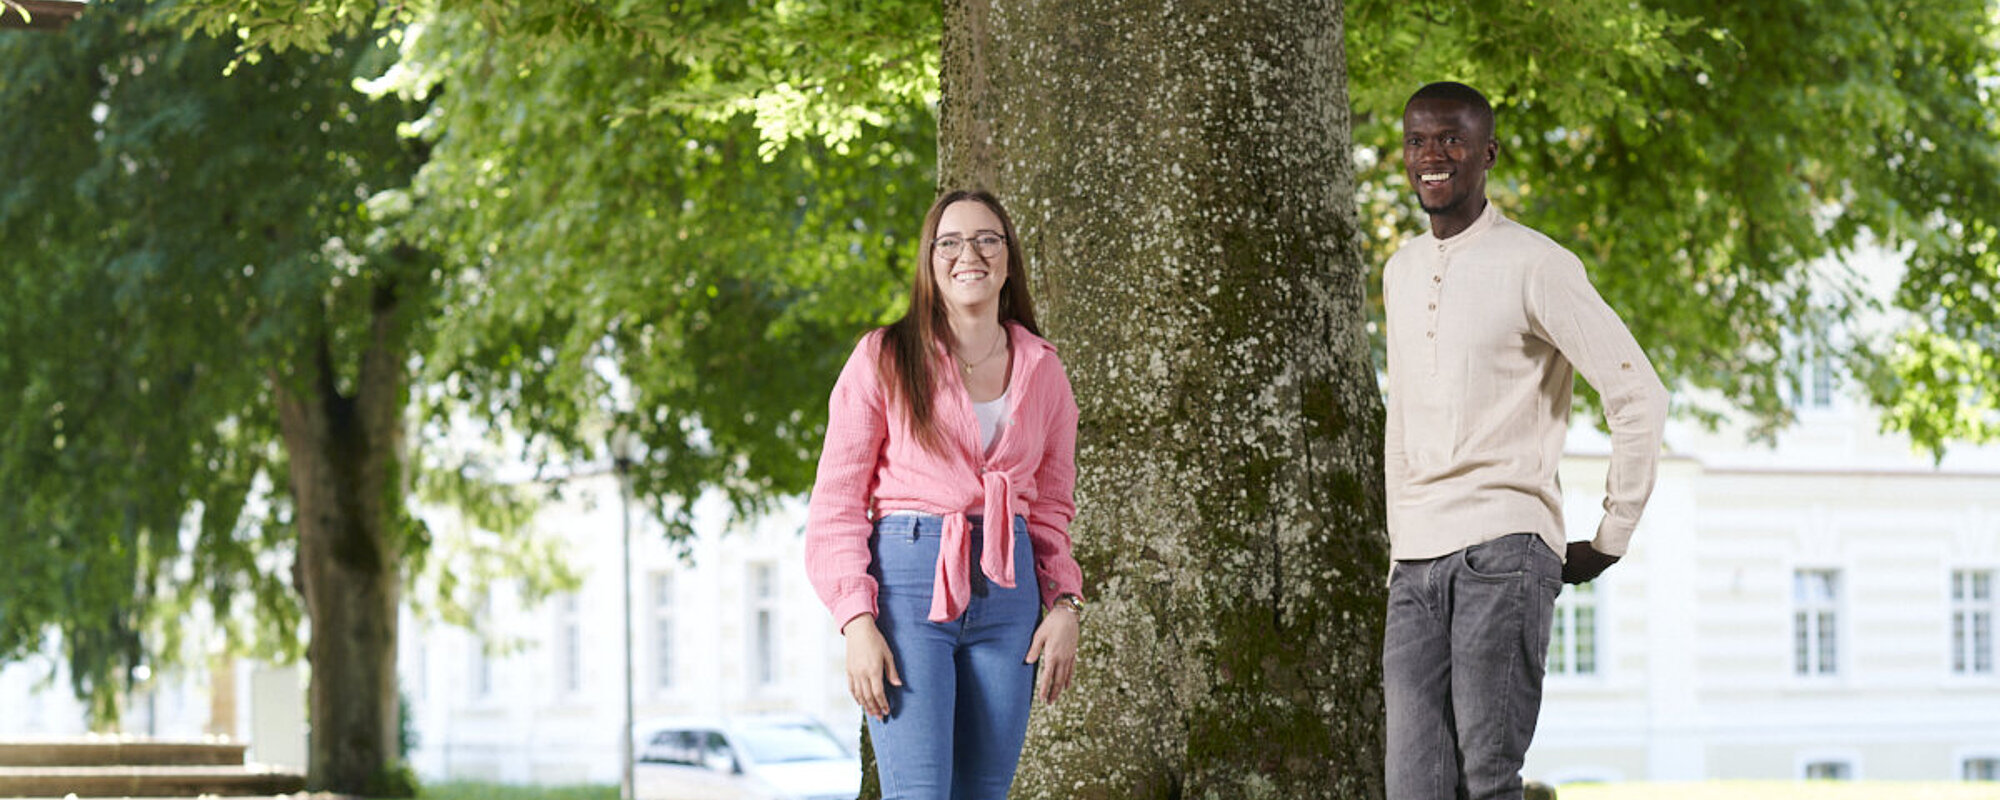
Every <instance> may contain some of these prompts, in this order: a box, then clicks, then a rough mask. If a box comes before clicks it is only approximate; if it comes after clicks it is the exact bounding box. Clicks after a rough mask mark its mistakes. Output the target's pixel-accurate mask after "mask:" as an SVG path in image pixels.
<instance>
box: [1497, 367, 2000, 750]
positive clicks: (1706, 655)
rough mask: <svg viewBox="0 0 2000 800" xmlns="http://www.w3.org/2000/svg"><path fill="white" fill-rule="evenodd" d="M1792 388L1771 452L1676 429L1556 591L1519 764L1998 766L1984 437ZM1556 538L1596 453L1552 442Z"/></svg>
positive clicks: (1990, 461)
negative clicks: (1635, 524) (1917, 443)
mask: <svg viewBox="0 0 2000 800" xmlns="http://www.w3.org/2000/svg"><path fill="white" fill-rule="evenodd" d="M1827 388H1828V387H1826V386H1824V385H1822V386H1820V387H1819V389H1818V390H1817V391H1814V390H1809V394H1811V395H1812V396H1811V397H1809V398H1808V399H1807V400H1806V401H1805V402H1804V403H1803V406H1804V407H1803V408H1801V409H1800V422H1799V424H1798V425H1797V426H1795V427H1794V428H1792V429H1790V430H1788V431H1787V432H1785V433H1783V434H1782V435H1780V437H1779V440H1778V442H1777V443H1776V446H1775V447H1767V446H1762V445H1745V444H1743V443H1742V442H1740V441H1737V440H1734V439H1732V438H1731V437H1729V436H1725V435H1717V434H1710V433H1706V432H1703V431H1700V430H1697V429H1694V428H1692V427H1688V426H1683V425H1679V424H1676V425H1675V426H1674V427H1673V429H1671V430H1670V431H1669V435H1668V445H1669V449H1670V450H1671V451H1672V452H1673V455H1671V456H1670V457H1668V458H1667V459H1666V460H1665V461H1664V462H1663V463H1662V465H1661V469H1660V475H1659V482H1658V484H1657V488H1656V489H1655V493H1654V496H1653V500H1652V502H1651V504H1650V505H1648V507H1647V510H1646V514H1645V517H1644V519H1643V521H1642V522H1641V525H1640V529H1639V532H1638V534H1637V535H1636V536H1635V537H1634V540H1633V547H1632V551H1631V553H1630V554H1628V556H1627V557H1626V558H1625V559H1624V561H1623V562H1622V563H1620V564H1618V565H1617V566H1614V567H1613V568H1612V569H1611V570H1610V571H1609V572H1607V573H1606V575H1605V577H1603V578H1602V579H1600V580H1599V581H1597V582H1596V584H1595V585H1593V586H1591V587H1586V588H1582V589H1579V588H1577V587H1569V588H1566V589H1565V591H1564V593H1563V595H1562V597H1561V599H1559V600H1558V604H1557V607H1558V613H1557V620H1556V622H1557V624H1556V630H1555V634H1554V636H1553V641H1552V644H1551V647H1550V655H1551V658H1550V670H1549V677H1548V680H1547V682H1546V698H1545V702H1544V705H1543V708H1542V716H1541V724H1540V730H1539V732H1538V734H1537V736H1536V740H1535V745H1534V748H1533V749H1532V750H1531V751H1530V753H1529V756H1528V765H1527V770H1526V771H1527V773H1528V775H1529V776H1530V777H1535V778H1540V779H1542V780H1546V781H1551V782H1558V783H1559V782H1564V781H1571V780H1645V781H1678V780H1701V779H1761V780H1783V779H1793V778H1832V779H1851V780H1900V781H1907V780H1922V781H1957V780H1995V779H2000V672H1996V664H1995V657H1996V653H1995V641H1994V638H1995V637H1994V633H1995V631H1994V623H1995V618H1996V616H2000V614H1996V590H2000V585H1996V582H2000V448H1993V447H1987V448H1957V449H1954V450H1952V451H1951V452H1950V454H1949V455H1948V456H1947V457H1946V458H1945V459H1943V460H1942V462H1940V463H1936V464H1934V463H1932V460H1931V459H1930V458H1929V457H1928V456H1927V455H1921V454H1916V453H1913V452H1911V450H1910V448H1909V445H1908V443H1907V441H1906V440H1904V439H1902V438H1901V437H1896V436H1884V435H1881V434H1879V433H1878V432H1877V427H1878V426H1877V422H1876V419H1875V417H1874V416H1873V414H1871V413H1867V412H1866V411H1865V410H1864V409H1858V408H1854V407H1851V406H1849V405H1848V404H1847V403H1846V402H1845V401H1844V400H1842V399H1840V398H1838V397H1834V396H1831V395H1830V393H1828V392H1827ZM1570 449H1571V455H1570V456H1569V457H1568V459H1567V460H1566V463H1565V465H1564V469H1563V473H1562V475H1563V485H1564V487H1565V492H1566V503H1567V509H1566V510H1567V515H1566V516H1567V517H1568V522H1569V527H1570V538H1572V539H1579V538H1588V536H1589V535H1590V532H1591V531H1592V530H1593V529H1594V526H1595V524H1596V521H1597V518H1598V516H1600V515H1601V512H1599V511H1598V503H1599V501H1600V500H1601V497H1602V495H1601V491H1602V489H1601V487H1602V486H1603V477H1604V469H1605V459H1604V458H1603V455H1604V454H1605V453H1608V448H1607V447H1605V446H1604V445H1603V443H1602V441H1601V439H1600V438H1599V437H1596V436H1594V435H1590V434H1587V433H1586V434H1579V435H1574V436H1572V437H1571V448H1570Z"/></svg>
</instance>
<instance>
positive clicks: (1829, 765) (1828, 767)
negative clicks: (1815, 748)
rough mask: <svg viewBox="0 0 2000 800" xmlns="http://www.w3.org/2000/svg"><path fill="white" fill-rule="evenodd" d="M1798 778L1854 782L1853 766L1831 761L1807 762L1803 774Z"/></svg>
mask: <svg viewBox="0 0 2000 800" xmlns="http://www.w3.org/2000/svg"><path fill="white" fill-rule="evenodd" d="M1800 777H1803V778H1805V779H1806V780H1809V781H1851V780H1854V765H1853V764H1851V763H1848V762H1846V761H1836V760H1831V759H1828V760H1821V761H1808V762H1806V768H1805V774H1804V775H1802V776H1800Z"/></svg>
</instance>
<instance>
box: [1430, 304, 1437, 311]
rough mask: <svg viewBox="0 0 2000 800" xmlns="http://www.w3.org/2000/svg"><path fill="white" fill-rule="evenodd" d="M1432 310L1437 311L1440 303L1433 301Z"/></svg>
mask: <svg viewBox="0 0 2000 800" xmlns="http://www.w3.org/2000/svg"><path fill="white" fill-rule="evenodd" d="M1431 310H1432V311H1436V310H1438V304H1436V303H1432V304H1431Z"/></svg>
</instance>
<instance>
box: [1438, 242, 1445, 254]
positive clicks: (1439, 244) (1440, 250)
mask: <svg viewBox="0 0 2000 800" xmlns="http://www.w3.org/2000/svg"><path fill="white" fill-rule="evenodd" d="M1438 252H1440V253H1442V252H1444V242H1438Z"/></svg>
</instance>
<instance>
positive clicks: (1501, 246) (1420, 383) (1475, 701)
mask: <svg viewBox="0 0 2000 800" xmlns="http://www.w3.org/2000/svg"><path fill="white" fill-rule="evenodd" d="M1498 157H1499V143H1498V142H1497V140H1495V138H1494V135H1493V108H1492V106H1491V105H1489V104H1488V103H1487V102H1486V98H1485V97H1483V96H1481V95H1480V94H1479V92H1478V91H1476V90H1474V89H1473V88H1472V87H1469V86H1466V85H1464V84H1458V83H1433V84H1430V85H1428V86H1425V87H1424V88H1422V89H1419V90H1418V91H1417V93H1416V94H1415V95H1412V96H1411V97H1410V101H1409V103H1408V104H1407V105H1405V106H1404V109H1403V161H1404V166H1405V168H1406V170H1407V171H1408V175H1409V179H1410V184H1411V186H1412V187H1413V188H1414V189H1415V190H1416V194H1417V200H1418V203H1419V205H1421V206H1422V207H1423V209H1424V212H1425V213H1426V214H1428V215H1429V216H1430V222H1431V229H1430V232H1429V233H1427V234H1424V235H1422V236H1419V237H1417V238H1416V239H1414V240H1411V241H1410V242H1409V243H1408V244H1405V245H1404V246H1403V248H1402V249H1401V250H1399V251H1397V253H1396V254H1395V255H1394V256H1392V257H1390V259H1389V263H1388V266H1387V267H1386V268H1385V269H1384V271H1383V275H1382V295H1383V299H1384V305H1385V306H1386V308H1387V312H1388V349H1389V378H1388V380H1389V418H1388V426H1387V430H1386V432H1385V437H1384V438H1385V439H1386V446H1385V448H1384V449H1385V453H1384V455H1385V459H1384V461H1385V469H1386V472H1387V493H1388V504H1389V543H1390V556H1391V558H1393V559H1395V565H1394V567H1393V568H1392V570H1391V573H1390V578H1389V617H1388V630H1387V635H1386V636H1385V638H1384V642H1383V652H1382V668H1383V672H1382V674H1383V685H1384V686H1383V688H1384V690H1385V696H1386V699H1387V704H1388V727H1389V743H1388V744H1389V747H1388V765H1387V766H1388V785H1389V800H1454V799H1455V798H1463V799H1465V800H1490V799H1491V798H1512V799H1514V800H1518V798H1520V797H1521V796H1522V785H1521V775H1520V770H1521V764H1522V761H1523V759H1524V758H1525V756H1526V755H1527V751H1528V741H1529V740H1530V739H1531V738H1533V736H1534V733H1535V717H1536V714H1537V713H1538V712H1539V711H1540V709H1541V700H1542V673H1543V669H1544V662H1545V660H1546V658H1547V654H1548V647H1549V622H1550V613H1551V611H1552V609H1553V607H1554V604H1555V598H1556V593H1557V592H1558V591H1560V590H1561V588H1562V583H1564V582H1568V583H1583V582H1586V581H1589V580H1590V579H1592V578H1595V577H1597V576H1598V574H1600V573H1602V572H1603V571H1604V570H1605V568H1606V567H1609V566H1611V565H1612V564H1613V563H1615V562H1617V561H1618V558H1619V557H1620V556H1622V555H1624V553H1625V548H1626V544H1627V542H1629V541H1630V539H1631V537H1632V531H1633V529H1634V528H1635V527H1637V526H1638V524H1639V512H1640V511H1641V510H1642V509H1643V508H1644V507H1645V505H1646V498H1647V496H1648V495H1649V494H1651V493H1652V489H1653V472H1654V463H1655V461H1656V459H1657V456H1658V454H1659V450H1660V437H1661V431H1662V428H1663V426H1664V425H1665V422H1666V416H1667V391H1666V388H1665V387H1664V386H1662V385H1661V384H1660V379H1659V376H1657V375H1655V374H1654V372H1653V368H1652V365H1651V364H1649V363H1648V362H1647V361H1646V354H1645V353H1644V352H1641V351H1640V349H1639V345H1638V343H1637V342H1635V341H1633V339H1632V334H1631V333H1630V332H1629V331H1627V330H1626V329H1625V325H1624V324H1623V323H1622V322H1620V321H1619V319H1618V315H1617V314H1616V313H1614V312H1613V311H1612V310H1611V309H1610V308H1609V307H1608V306H1606V305H1605V304H1604V300H1603V299H1602V298H1600V297H1599V296H1598V294H1597V290H1596V289H1594V288H1593V287H1592V286H1591V284H1590V280H1589V278H1588V277H1587V276H1585V274H1584V270H1583V263H1582V262H1581V261H1579V260H1577V258H1576V256H1574V255H1572V254H1571V253H1570V252H1569V251H1568V250H1565V249H1563V248H1562V247H1561V246H1560V245H1557V244H1556V243H1555V242H1553V241H1551V240H1549V238H1548V237H1546V236H1543V235H1542V234H1540V233H1537V232H1535V231H1534V230H1531V229H1529V228H1527V227H1525V226H1522V225H1520V224H1519V223H1516V222H1514V221H1513V220H1510V219H1508V218H1506V217H1505V216H1502V215H1501V214H1500V212H1499V211H1498V210H1496V209H1494V208H1493V207H1492V205H1491V204H1490V203H1488V202H1487V200H1486V172H1487V170H1489V169H1491V168H1492V167H1493V164H1494V161H1495V160H1496V159H1497V158H1498ZM1572 367H1574V369H1575V370H1576V371H1580V372H1582V373H1583V377H1584V379H1585V380H1588V381H1590V385H1591V386H1593V387H1595V388H1596V389H1597V391H1598V393H1599V395H1600V396H1602V397H1603V399H1604V408H1605V413H1606V416H1607V417H1608V419H1609V422H1610V427H1611V442H1612V448H1611V449H1612V452H1611V465H1610V472H1609V476H1608V477H1607V479H1606V486H1605V500H1604V510H1605V514H1604V519H1603V522H1602V523H1601V524H1599V525H1598V528H1597V535H1596V537H1595V538H1594V539H1593V540H1591V541H1587V542H1585V541H1578V542H1566V536H1565V534H1564V532H1563V518H1562V490H1561V488H1560V487H1559V486H1558V485H1557V481H1556V465H1557V462H1558V461H1560V459H1561V457H1562V450H1563V436H1564V433H1565V432H1566V431H1567V430H1568V428H1569V409H1570V385H1571V380H1572V378H1571V374H1572V372H1571V370H1572Z"/></svg>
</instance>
